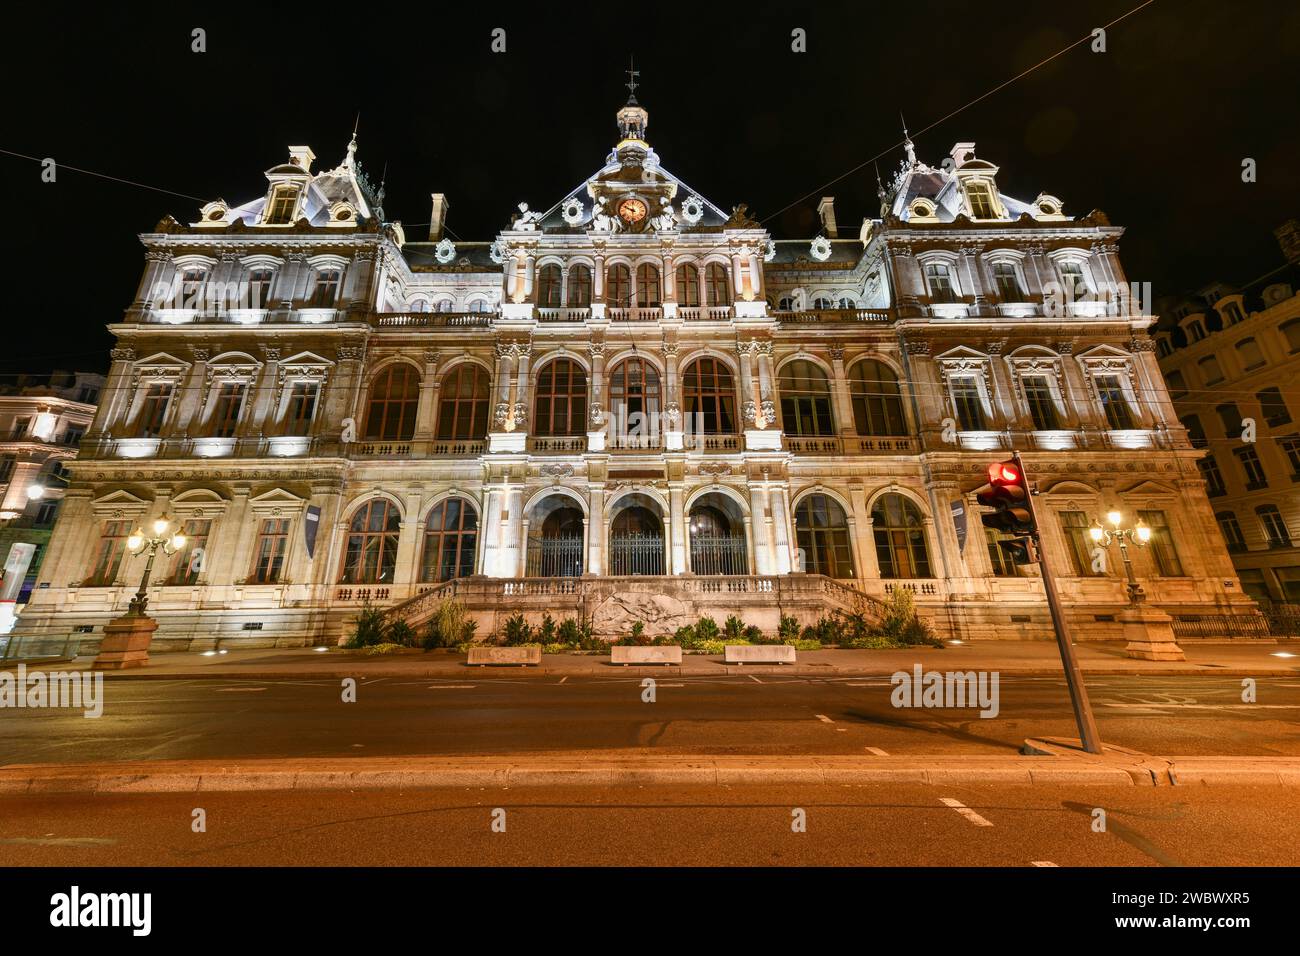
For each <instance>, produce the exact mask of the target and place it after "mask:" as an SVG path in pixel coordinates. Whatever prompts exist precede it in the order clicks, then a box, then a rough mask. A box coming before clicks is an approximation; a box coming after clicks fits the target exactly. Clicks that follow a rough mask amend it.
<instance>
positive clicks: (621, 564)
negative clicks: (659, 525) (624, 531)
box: [609, 534, 664, 575]
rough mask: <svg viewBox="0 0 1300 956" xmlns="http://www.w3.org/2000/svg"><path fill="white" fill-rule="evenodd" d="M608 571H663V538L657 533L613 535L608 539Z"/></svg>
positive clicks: (617, 572)
mask: <svg viewBox="0 0 1300 956" xmlns="http://www.w3.org/2000/svg"><path fill="white" fill-rule="evenodd" d="M609 573H610V574H613V575H633V574H635V575H642V574H663V573H664V539H663V535H657V534H629V535H615V536H613V537H611V538H610V539H609Z"/></svg>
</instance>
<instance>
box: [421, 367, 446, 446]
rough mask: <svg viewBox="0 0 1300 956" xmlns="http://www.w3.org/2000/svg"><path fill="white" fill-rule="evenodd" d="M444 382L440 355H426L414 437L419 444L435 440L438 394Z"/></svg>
mask: <svg viewBox="0 0 1300 956" xmlns="http://www.w3.org/2000/svg"><path fill="white" fill-rule="evenodd" d="M441 385H442V382H441V381H439V379H438V353H437V352H434V351H433V350H429V351H426V352H425V353H424V372H423V374H422V375H421V376H420V403H419V405H418V406H417V407H416V413H415V432H414V437H415V440H416V441H417V442H429V441H432V440H433V436H434V428H435V419H436V417H437V414H438V393H439V389H440V387H441Z"/></svg>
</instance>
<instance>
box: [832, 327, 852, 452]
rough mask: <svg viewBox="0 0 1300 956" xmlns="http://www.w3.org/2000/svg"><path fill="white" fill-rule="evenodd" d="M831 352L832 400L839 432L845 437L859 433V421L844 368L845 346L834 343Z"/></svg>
mask: <svg viewBox="0 0 1300 956" xmlns="http://www.w3.org/2000/svg"><path fill="white" fill-rule="evenodd" d="M830 353H831V383H830V384H831V400H832V401H833V402H834V405H835V418H836V419H837V420H838V423H839V433H840V436H841V437H842V438H844V439H850V438H853V437H854V436H856V435H857V433H858V427H857V423H856V422H854V420H853V399H852V397H851V396H850V395H849V378H848V373H847V372H846V371H845V369H844V346H842V345H832V346H831V347H830Z"/></svg>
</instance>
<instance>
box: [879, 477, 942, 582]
mask: <svg viewBox="0 0 1300 956" xmlns="http://www.w3.org/2000/svg"><path fill="white" fill-rule="evenodd" d="M871 530H872V531H873V532H874V533H875V536H876V560H877V562H879V564H880V576H881V577H882V578H928V577H932V575H931V574H930V550H929V548H928V547H927V545H926V543H925V524H924V522H923V521H922V519H921V512H920V510H918V509H917V507H916V505H914V504H912V502H910V501H908V500H907V499H906V498H904V497H903V496H902V495H881V496H880V498H879V499H878V500H877V501H876V505H875V507H874V508H872V509H871Z"/></svg>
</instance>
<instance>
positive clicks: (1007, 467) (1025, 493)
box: [975, 458, 1038, 534]
mask: <svg viewBox="0 0 1300 956" xmlns="http://www.w3.org/2000/svg"><path fill="white" fill-rule="evenodd" d="M975 500H976V501H978V502H979V503H980V504H982V505H984V507H986V508H992V509H993V512H992V513H991V514H984V515H980V521H981V522H982V523H983V524H984V527H986V528H993V529H994V530H996V531H1005V532H1006V533H1008V534H1033V533H1034V532H1035V531H1037V530H1038V529H1037V528H1036V527H1035V526H1034V517H1033V514H1032V513H1031V512H1030V510H1029V488H1028V487H1026V485H1025V473H1024V471H1023V469H1021V467H1020V463H1019V462H1018V461H1016V460H1015V459H1014V458H1013V459H1011V460H1010V461H995V462H994V463H993V464H991V465H989V483H988V484H987V485H984V486H983V487H981V488H980V489H979V490H978V491H977V492H975Z"/></svg>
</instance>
